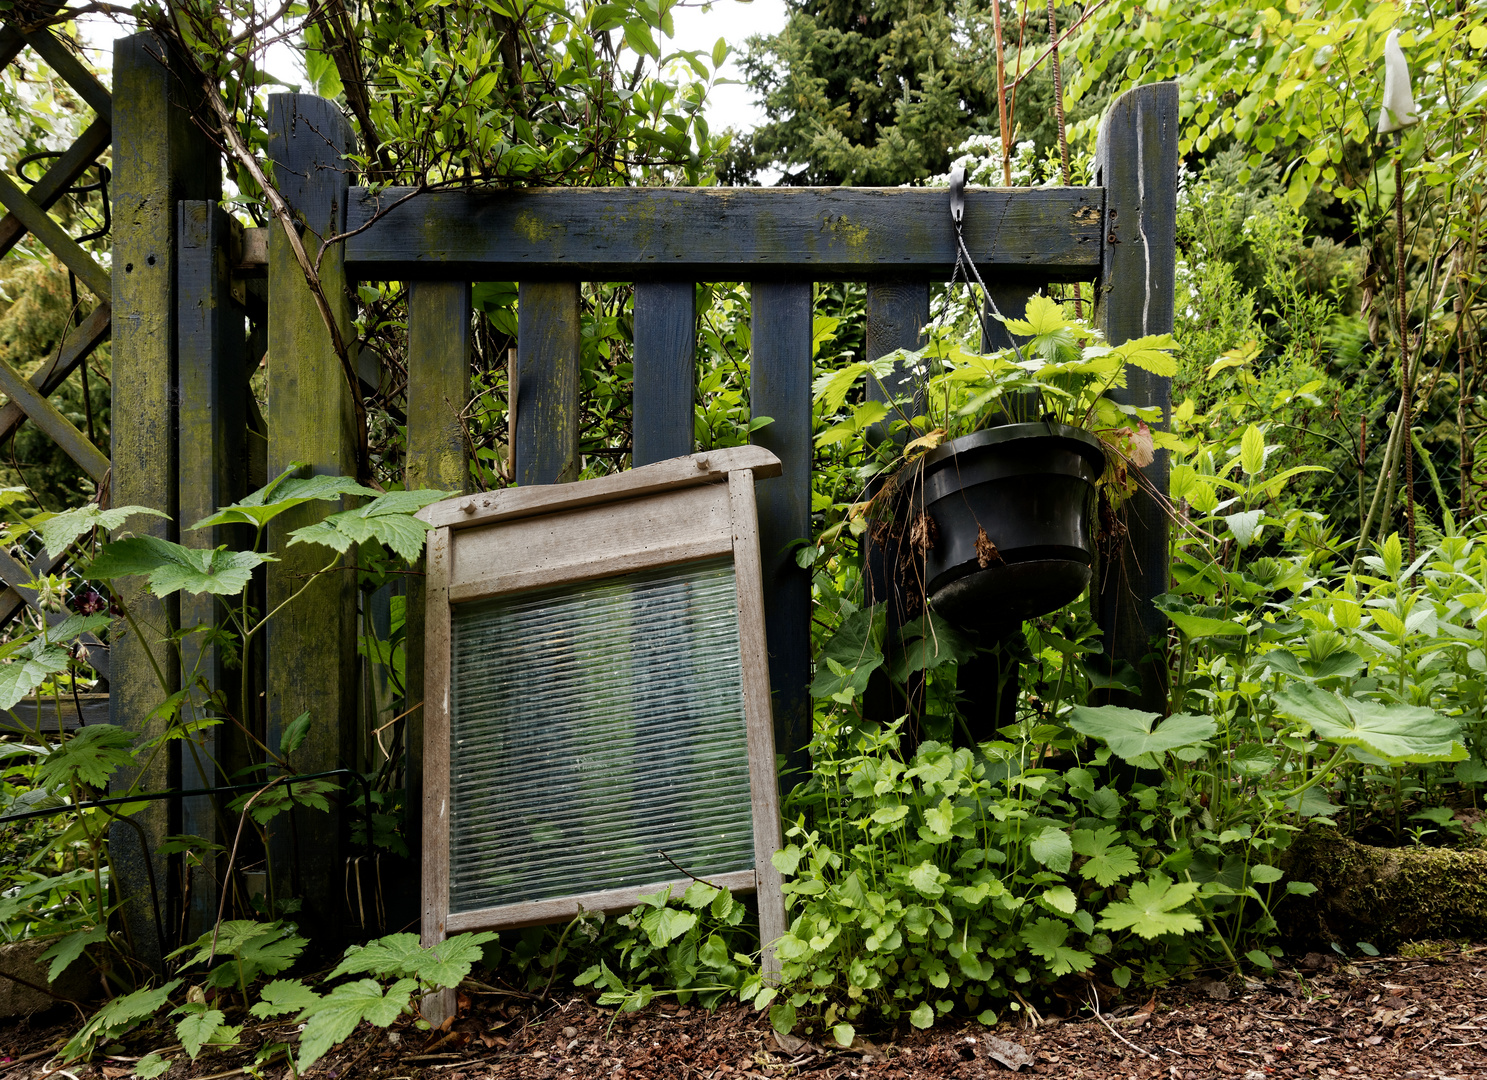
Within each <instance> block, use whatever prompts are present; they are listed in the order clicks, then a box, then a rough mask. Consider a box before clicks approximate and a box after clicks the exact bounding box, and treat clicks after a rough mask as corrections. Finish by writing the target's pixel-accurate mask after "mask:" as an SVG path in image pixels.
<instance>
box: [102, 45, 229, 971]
mask: <svg viewBox="0 0 1487 1080" xmlns="http://www.w3.org/2000/svg"><path fill="white" fill-rule="evenodd" d="M168 59H169V53H168V49H167V47H166V45H165V44H164V42H163V41H161V40H160V39H158V38H155V37H154V36H152V35H149V34H136V35H133V36H131V37H126V38H121V39H119V40H118V41H117V42H115V43H114V69H113V84H114V102H115V105H116V106H117V108H116V111H117V113H118V120H117V122H116V123H115V124H114V135H115V137H116V140H117V141H116V142H115V145H114V149H113V171H114V179H113V190H112V196H113V266H114V267H115V268H116V269H115V272H114V291H113V297H112V303H113V310H114V311H115V312H121V313H122V314H121V315H120V317H119V320H118V322H117V323H116V324H115V326H114V328H113V392H112V405H111V415H113V416H114V417H115V418H116V419H115V422H114V423H113V424H112V425H111V431H110V436H111V439H112V444H113V445H112V461H113V471H112V474H111V477H110V489H111V498H112V502H113V505H115V506H123V505H127V504H134V505H140V506H150V507H154V508H155V509H157V510H161V511H163V512H165V513H166V514H169V515H170V519H169V520H167V519H156V518H135V519H133V520H132V521H131V522H130V523H129V527H130V530H131V531H132V532H134V533H136V534H142V533H149V534H151V535H153V536H157V537H160V538H161V539H165V540H175V539H176V537H177V531H176V525H175V521H174V519H175V517H176V515H177V506H176V495H177V490H178V489H177V483H176V453H175V451H176V445H175V422H174V418H173V415H172V408H173V403H172V400H171V399H172V395H173V393H174V390H175V364H176V338H175V334H176V318H175V303H176V294H175V282H176V272H177V269H178V268H177V265H176V262H177V260H176V220H175V204H176V202H177V200H179V199H200V200H206V201H210V202H215V201H216V200H218V199H220V198H221V196H222V175H221V167H220V158H219V156H218V154H217V152H216V150H215V148H213V147H212V146H211V144H210V143H209V142H208V140H207V138H206V136H205V134H204V133H203V132H202V130H201V128H200V127H198V126H197V125H196V124H195V123H194V122H193V120H192V118H191V109H192V101H191V98H190V97H189V95H188V94H187V93H186V90H185V88H184V85H183V83H182V81H181V80H180V79H179V78H177V77H176V76H175V75H174V73H173V72H172V71H171V70H170V69H169V68H168V67H167V66H166V61H167V60H168ZM124 417H128V422H127V423H125V422H122V418H124ZM124 602H125V603H126V604H128V605H129V606H130V608H131V610H132V611H134V613H135V616H136V618H137V619H138V621H139V622H140V623H141V624H142V625H149V626H157V627H169V626H174V625H176V618H177V613H178V607H177V603H176V598H175V597H171V598H169V599H167V600H165V601H160V600H157V599H155V598H154V597H152V596H151V595H150V594H149V593H148V592H147V591H146V589H145V587H144V579H143V578H130V579H126V580H125V582H124ZM109 640H110V641H111V642H112V648H111V656H110V668H111V674H112V676H113V678H112V680H111V682H110V684H109V685H110V692H111V695H112V696H111V701H110V704H111V708H112V716H113V721H114V723H115V724H117V725H119V726H120V727H124V728H127V729H129V730H131V731H136V732H141V733H143V734H145V735H152V734H156V733H158V732H159V731H160V730H162V729H163V727H164V721H163V720H161V719H160V718H158V717H155V718H152V716H151V714H152V713H153V712H154V710H155V707H156V706H157V705H159V704H160V702H161V701H162V700H163V699H164V698H165V697H166V696H167V695H168V694H170V693H172V692H174V691H175V690H176V689H177V688H178V686H179V673H178V672H176V671H175V670H174V668H173V667H172V666H171V665H169V664H167V665H166V679H167V684H168V685H166V686H164V687H162V686H161V685H160V684H159V682H158V681H157V680H156V678H155V675H154V669H153V668H152V666H151V665H150V662H149V659H148V657H147V656H146V653H145V648H146V646H145V643H143V642H141V641H139V640H138V639H137V638H136V637H135V635H134V633H133V632H132V631H130V630H129V628H128V626H127V624H125V623H124V621H123V620H122V619H121V620H119V621H118V622H116V623H115V625H114V629H113V633H112V635H111V636H110V639H109ZM177 749H178V748H176V747H174V746H172V747H171V748H170V749H169V751H168V752H166V753H162V754H161V755H159V757H158V758H156V760H155V764H154V766H153V767H152V769H151V770H150V772H149V773H148V774H146V775H144V776H141V777H139V778H138V779H139V780H140V783H141V784H142V785H143V786H144V787H145V788H147V789H152V790H156V791H159V790H161V789H163V788H166V787H171V786H175V785H176V784H178V782H179V774H178V768H179V765H178V763H179V756H178V754H177ZM134 779H135V777H134V776H128V775H123V774H119V775H117V776H116V779H115V781H114V785H113V786H114V789H115V790H119V789H120V788H121V787H127V786H128V784H129V783H131V782H132V781H133V780H134ZM133 820H134V821H136V822H138V823H139V824H140V825H142V826H143V827H144V829H145V831H146V835H147V836H148V837H149V840H150V842H151V844H152V846H156V847H158V846H159V845H160V844H161V843H162V842H163V841H164V838H165V837H166V836H167V835H169V834H172V833H178V832H180V825H179V817H178V815H177V814H176V813H175V808H174V806H173V804H172V803H171V802H170V801H166V802H161V803H155V804H152V805H151V806H149V807H147V808H146V809H144V810H141V811H140V812H139V813H137V814H135V815H133ZM115 829H116V831H117V830H120V829H122V830H123V832H124V833H125V834H127V835H121V836H120V839H119V842H118V843H117V844H116V845H114V847H113V849H112V850H113V863H114V871H115V873H116V874H117V875H118V882H119V892H120V895H122V896H124V897H126V898H127V899H126V918H127V919H128V920H129V923H130V926H131V928H132V930H133V939H134V944H135V953H136V955H138V956H140V957H141V959H144V960H145V961H146V962H148V963H150V964H152V965H156V966H158V965H159V964H160V963H161V962H162V957H161V953H160V951H159V948H158V946H157V943H156V939H155V923H154V916H153V913H152V912H151V910H150V904H149V902H148V900H147V898H148V896H149V885H148V881H147V879H146V876H145V873H144V863H143V860H142V859H141V857H140V855H139V841H138V840H137V839H136V837H135V834H134V832H133V830H131V829H129V828H128V827H126V826H115ZM168 869H169V868H168V866H167V864H166V860H165V859H164V858H160V859H157V861H156V863H155V877H156V880H157V881H159V882H164V883H166V884H165V887H166V888H167V889H168V888H170V885H169V882H170V881H171V880H172V879H171V877H170V876H169V875H168V872H167V871H168Z"/></svg>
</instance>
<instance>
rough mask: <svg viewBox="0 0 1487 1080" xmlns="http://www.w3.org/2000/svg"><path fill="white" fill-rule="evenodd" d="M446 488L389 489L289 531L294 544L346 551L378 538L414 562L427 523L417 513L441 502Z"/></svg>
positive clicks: (421, 550)
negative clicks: (436, 489) (358, 503)
mask: <svg viewBox="0 0 1487 1080" xmlns="http://www.w3.org/2000/svg"><path fill="white" fill-rule="evenodd" d="M448 494H449V493H448V492H447V491H389V492H388V493H387V494H385V495H380V496H378V497H377V498H375V499H373V500H372V501H371V502H369V503H367V504H366V505H365V506H359V507H356V508H355V509H354V510H343V511H342V512H341V513H339V514H332V515H330V517H328V518H326V519H325V520H323V521H317V522H316V523H315V524H313V525H306V526H305V527H304V528H302V529H295V530H294V532H292V533H290V534H289V542H290V543H291V544H319V545H321V546H322V547H328V548H333V549H334V550H336V551H338V552H341V553H342V554H344V553H345V552H346V551H347V550H348V549H349V548H350V547H351V545H352V544H364V543H366V542H367V541H368V540H376V541H377V542H378V543H381V544H386V545H387V546H388V547H390V548H392V550H393V551H395V552H397V553H398V554H399V555H401V556H402V557H403V558H404V559H406V560H408V561H409V562H413V561H414V560H415V559H417V558H418V557H419V555H421V554H423V542H424V537H425V535H426V534H427V533H428V531H429V526H428V524H427V523H426V522H423V521H420V520H419V519H418V518H416V517H414V516H413V515H414V513H416V512H417V511H419V510H422V509H423V508H424V507H425V506H427V505H429V504H430V503H433V502H438V501H439V500H440V499H442V498H444V497H445V496H446V495H448Z"/></svg>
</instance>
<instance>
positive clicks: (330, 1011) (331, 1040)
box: [298, 979, 418, 1074]
mask: <svg viewBox="0 0 1487 1080" xmlns="http://www.w3.org/2000/svg"><path fill="white" fill-rule="evenodd" d="M417 989H418V983H416V982H415V981H414V980H412V979H399V980H398V981H397V982H395V983H393V984H392V985H391V986H389V987H388V988H387V992H386V993H385V994H384V993H383V992H382V987H381V986H380V985H379V984H378V983H377V982H375V981H374V980H372V979H360V980H358V981H356V982H353V983H347V984H345V985H344V986H338V987H336V988H335V989H334V990H332V991H331V992H330V993H329V994H326V995H325V997H323V998H321V999H320V1000H319V1001H317V1002H316V1003H315V1004H313V1005H311V1006H309V1007H308V1008H306V1009H305V1011H304V1012H303V1013H301V1014H300V1019H301V1020H303V1021H304V1022H305V1028H304V1031H302V1032H301V1033H300V1037H299V1062H298V1065H299V1072H300V1073H301V1074H303V1073H304V1071H305V1070H306V1069H308V1068H309V1067H310V1066H311V1065H313V1064H315V1062H317V1061H319V1060H320V1059H321V1058H322V1057H324V1056H325V1054H326V1052H327V1051H328V1050H330V1048H331V1047H333V1046H335V1045H336V1044H337V1043H341V1042H345V1041H346V1040H347V1039H349V1038H350V1037H351V1033H352V1032H353V1031H355V1030H356V1026H357V1025H358V1024H360V1023H361V1022H362V1021H363V1020H366V1021H367V1022H369V1023H372V1024H375V1025H377V1026H378V1027H387V1026H388V1025H390V1024H391V1023H392V1022H393V1021H394V1020H396V1019H397V1018H398V1017H399V1016H400V1015H401V1014H402V1012H403V1010H404V1009H406V1008H407V1007H408V1003H409V1002H410V1001H411V999H412V997H413V991H415V990H417Z"/></svg>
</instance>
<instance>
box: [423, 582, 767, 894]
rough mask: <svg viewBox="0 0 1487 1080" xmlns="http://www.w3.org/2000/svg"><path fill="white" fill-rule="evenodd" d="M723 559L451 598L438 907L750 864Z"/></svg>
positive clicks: (740, 717) (733, 612)
mask: <svg viewBox="0 0 1487 1080" xmlns="http://www.w3.org/2000/svg"><path fill="white" fill-rule="evenodd" d="M734 590H735V585H734V575H733V564H732V562H731V561H730V560H728V559H720V560H706V561H703V562H694V563H687V564H684V565H682V566H675V567H668V568H666V569H664V570H659V571H647V572H645V573H639V574H627V575H623V576H619V577H614V578H607V579H603V580H600V581H591V582H584V583H582V584H577V585H570V586H564V587H561V588H555V589H542V590H537V591H532V592H525V593H517V594H514V595H511V596H503V597H498V598H495V599H492V600H482V601H477V602H474V603H465V604H457V605H455V607H454V609H453V631H454V636H453V642H452V647H453V657H452V663H451V672H450V674H451V680H452V686H451V698H450V725H451V730H450V822H449V824H450V830H449V845H450V852H449V854H450V860H449V865H450V887H449V909H450V911H453V912H461V911H478V910H480V909H482V908H488V907H496V906H500V905H503V904H512V903H518V902H520V901H527V900H546V899H552V898H554V897H560V896H574V895H577V894H580V893H586V892H596V891H599V890H602V889H615V888H622V887H625V886H634V885H646V884H649V883H652V882H656V881H662V880H668V879H675V878H676V877H678V876H680V875H679V874H678V873H677V872H676V870H674V869H673V868H672V867H671V866H670V865H669V864H668V863H667V862H666V861H665V860H664V859H662V858H661V856H660V855H659V852H662V851H664V852H665V853H666V854H667V855H669V856H670V857H671V858H673V859H675V860H676V861H677V863H679V864H680V865H681V866H683V867H685V868H686V869H687V870H688V871H689V872H691V873H693V874H696V875H697V876H698V877H707V876H708V875H709V874H722V873H728V872H730V871H736V870H749V869H753V866H754V836H753V825H752V815H751V809H750V805H751V804H750V793H749V762H748V746H747V734H746V730H745V726H744V708H743V691H742V681H741V672H740V662H739V646H738V599H737V594H736V592H735V591H734Z"/></svg>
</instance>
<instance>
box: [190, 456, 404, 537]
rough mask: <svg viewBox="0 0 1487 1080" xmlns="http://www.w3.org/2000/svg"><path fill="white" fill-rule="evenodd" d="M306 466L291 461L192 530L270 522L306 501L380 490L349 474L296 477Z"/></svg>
mask: <svg viewBox="0 0 1487 1080" xmlns="http://www.w3.org/2000/svg"><path fill="white" fill-rule="evenodd" d="M304 467H305V463H304V462H302V461H292V462H290V463H289V468H287V469H285V470H284V471H283V472H282V473H280V474H279V475H278V476H277V477H276V478H274V479H273V480H271V481H269V483H267V484H265V485H264V486H263V487H261V488H259V489H258V490H257V491H255V492H253V494H251V495H249V496H248V497H247V498H245V499H243V500H242V501H241V502H235V503H233V504H232V505H230V506H224V507H222V508H221V509H220V510H218V511H217V512H216V513H215V514H213V515H212V516H211V517H206V518H202V519H201V520H200V521H198V522H197V523H196V524H195V525H193V526H191V528H193V529H206V528H210V527H211V526H213V525H253V526H255V527H261V526H264V525H267V524H268V523H269V522H270V521H272V520H273V519H274V518H276V517H278V516H279V515H280V514H282V513H283V512H284V511H286V510H291V509H293V508H294V507H296V506H300V505H302V504H303V503H307V502H314V501H316V500H320V501H333V500H336V499H340V498H341V497H342V496H344V495H364V496H366V497H368V498H373V497H375V496H376V495H377V492H376V491H374V490H373V489H371V488H369V487H363V486H362V485H360V484H358V483H357V482H356V481H355V480H353V479H351V477H349V476H323V475H316V476H303V477H300V476H294V475H292V474H293V473H296V472H298V471H299V470H301V469H303V468H304Z"/></svg>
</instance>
